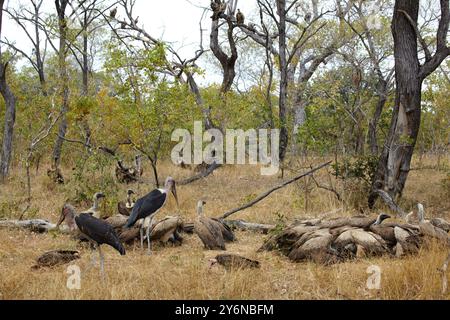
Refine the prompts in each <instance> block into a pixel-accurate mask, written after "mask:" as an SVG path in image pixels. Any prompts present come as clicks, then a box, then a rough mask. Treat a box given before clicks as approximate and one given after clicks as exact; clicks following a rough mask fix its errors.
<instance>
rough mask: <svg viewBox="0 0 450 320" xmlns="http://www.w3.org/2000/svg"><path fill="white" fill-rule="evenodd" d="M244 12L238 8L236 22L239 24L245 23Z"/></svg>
mask: <svg viewBox="0 0 450 320" xmlns="http://www.w3.org/2000/svg"><path fill="white" fill-rule="evenodd" d="M244 20H245V17H244V14H243V13H242V12H241V10H239V9H238V11H237V13H236V22H237V23H238V24H244Z"/></svg>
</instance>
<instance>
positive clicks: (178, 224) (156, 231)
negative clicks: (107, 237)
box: [119, 216, 184, 244]
mask: <svg viewBox="0 0 450 320" xmlns="http://www.w3.org/2000/svg"><path fill="white" fill-rule="evenodd" d="M181 231H184V224H183V221H182V219H181V218H180V217H173V216H167V217H165V218H164V219H162V220H161V221H158V222H157V223H156V224H154V225H153V226H152V228H151V231H150V240H151V241H155V240H159V241H161V242H162V243H168V242H171V243H173V244H181V242H182V241H183V238H182V236H181V235H180V232H181ZM139 234H140V226H136V225H135V226H133V227H132V228H122V229H121V230H120V231H119V239H120V240H121V241H122V242H123V243H132V242H133V241H134V240H135V239H136V238H138V237H139Z"/></svg>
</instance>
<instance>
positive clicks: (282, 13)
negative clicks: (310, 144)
mask: <svg viewBox="0 0 450 320" xmlns="http://www.w3.org/2000/svg"><path fill="white" fill-rule="evenodd" d="M277 13H278V16H279V24H278V34H279V47H278V53H279V59H280V60H279V62H280V96H279V100H278V108H279V120H280V152H279V157H280V161H281V162H283V161H284V158H285V157H286V150H287V145H288V130H287V110H286V109H287V89H288V72H287V71H288V70H287V67H288V63H287V54H286V1H285V0H277Z"/></svg>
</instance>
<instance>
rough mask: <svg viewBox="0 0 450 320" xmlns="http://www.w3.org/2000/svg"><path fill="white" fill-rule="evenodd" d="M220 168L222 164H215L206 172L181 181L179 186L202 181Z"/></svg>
mask: <svg viewBox="0 0 450 320" xmlns="http://www.w3.org/2000/svg"><path fill="white" fill-rule="evenodd" d="M220 166H221V165H220V164H217V163H215V162H214V163H213V164H211V165H209V166H208V168H207V169H206V170H205V171H202V172H200V173H199V174H196V175H195V176H192V177H190V178H187V179H184V180H182V181H180V182H179V183H178V184H179V185H186V184H189V183H192V182H194V181H197V180H200V179H202V178H206V177H207V176H209V175H210V174H211V173H212V172H213V171H214V170H216V169H217V168H219V167H220Z"/></svg>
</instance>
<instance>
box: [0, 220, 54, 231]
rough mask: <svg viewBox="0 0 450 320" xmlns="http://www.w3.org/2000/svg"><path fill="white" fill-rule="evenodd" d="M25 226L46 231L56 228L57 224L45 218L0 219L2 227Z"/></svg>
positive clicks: (32, 229) (25, 227) (33, 229)
mask: <svg viewBox="0 0 450 320" xmlns="http://www.w3.org/2000/svg"><path fill="white" fill-rule="evenodd" d="M1 227H4V228H24V229H29V230H31V231H33V232H38V233H44V232H48V231H50V230H54V229H56V225H55V224H53V223H51V222H48V221H47V220H43V219H31V220H0V228H1Z"/></svg>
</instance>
